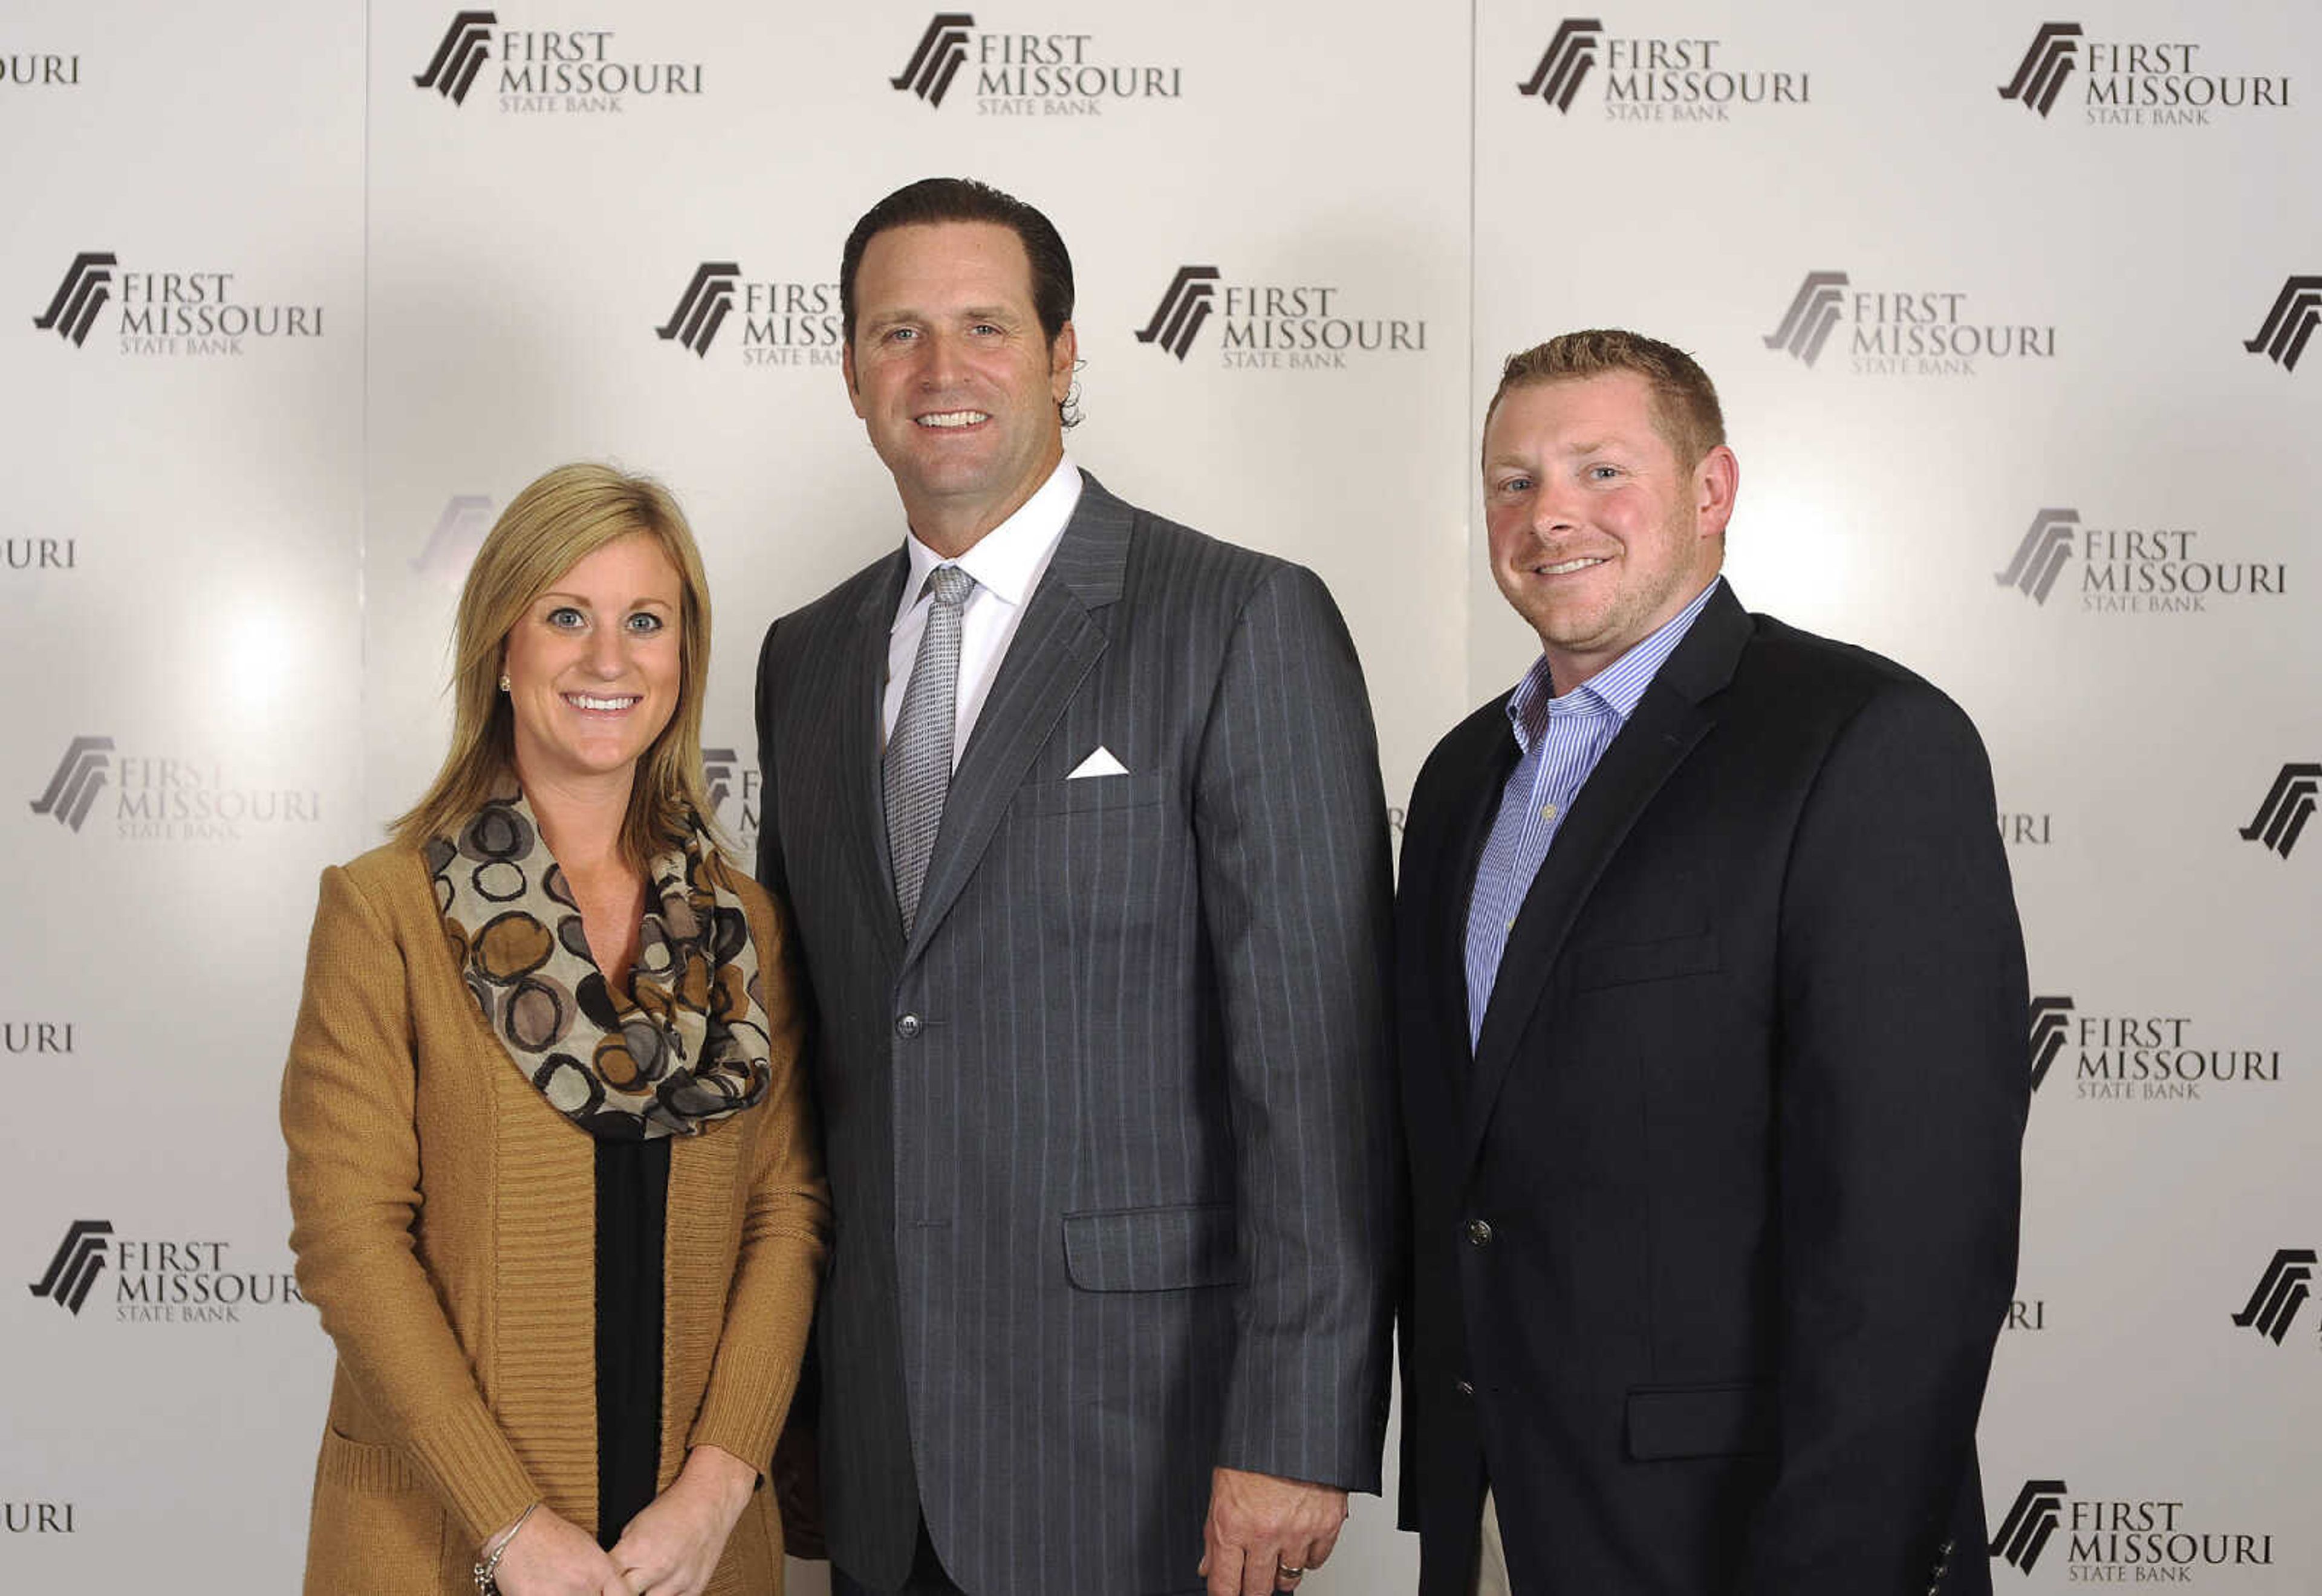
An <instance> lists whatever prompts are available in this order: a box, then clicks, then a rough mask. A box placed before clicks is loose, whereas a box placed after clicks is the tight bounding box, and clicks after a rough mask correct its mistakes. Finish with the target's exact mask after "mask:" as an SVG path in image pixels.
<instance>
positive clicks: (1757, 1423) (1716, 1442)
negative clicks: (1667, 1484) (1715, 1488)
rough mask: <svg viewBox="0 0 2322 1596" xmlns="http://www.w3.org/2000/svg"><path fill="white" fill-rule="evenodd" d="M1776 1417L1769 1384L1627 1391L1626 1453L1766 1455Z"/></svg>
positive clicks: (1645, 1456) (1638, 1456) (1640, 1458)
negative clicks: (1762, 1453) (1760, 1453)
mask: <svg viewBox="0 0 2322 1596" xmlns="http://www.w3.org/2000/svg"><path fill="white" fill-rule="evenodd" d="M1778 1430H1779V1419H1778V1417H1777V1415H1776V1412H1775V1407H1774V1388H1773V1387H1772V1386H1769V1385H1687V1386H1668V1387H1664V1388H1662V1389H1660V1390H1657V1391H1656V1390H1647V1391H1631V1392H1630V1393H1629V1455H1630V1456H1631V1457H1632V1458H1633V1459H1635V1460H1636V1461H1637V1462H1639V1463H1650V1462H1653V1461H1655V1460H1658V1459H1661V1458H1670V1457H1731V1456H1737V1455H1742V1454H1745V1453H1751V1452H1771V1451H1773V1450H1774V1446H1775V1444H1776V1441H1777V1440H1778Z"/></svg>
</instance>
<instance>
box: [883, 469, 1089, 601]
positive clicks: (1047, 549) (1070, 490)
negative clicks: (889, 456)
mask: <svg viewBox="0 0 2322 1596" xmlns="http://www.w3.org/2000/svg"><path fill="white" fill-rule="evenodd" d="M1080 502H1081V473H1080V468H1079V467H1077V466H1075V465H1074V464H1073V461H1072V457H1071V456H1070V455H1066V456H1065V458H1064V459H1062V460H1060V461H1057V462H1056V470H1053V471H1051V472H1049V473H1048V479H1047V481H1045V482H1043V483H1041V484H1040V486H1039V487H1038V488H1036V489H1034V490H1033V494H1032V497H1030V498H1028V499H1026V500H1025V501H1024V502H1023V503H1022V504H1020V505H1019V506H1016V513H1015V514H1014V515H1010V516H1009V517H1008V519H1007V520H1005V521H1002V522H1001V524H999V525H997V526H995V527H993V528H992V530H991V531H990V532H987V533H985V534H983V536H982V537H980V538H978V539H976V540H975V546H974V548H972V549H970V550H969V551H968V552H966V553H964V554H962V555H961V556H960V557H959V558H958V559H957V560H955V561H951V562H950V563H952V564H954V565H956V566H958V567H959V568H960V569H961V570H964V571H965V572H967V574H968V575H970V576H972V577H974V579H975V585H976V586H977V587H978V588H983V589H984V590H985V591H987V592H989V593H991V594H992V595H993V596H994V597H998V598H1001V599H1003V600H1005V601H1006V603H1007V604H1008V606H1010V608H1014V607H1016V606H1019V605H1021V604H1022V603H1023V602H1024V601H1025V600H1026V599H1027V598H1029V597H1031V596H1032V585H1033V584H1034V583H1035V582H1037V581H1038V579H1039V577H1040V573H1041V572H1042V571H1043V570H1047V565H1048V556H1049V555H1050V554H1051V553H1053V552H1055V550H1056V543H1057V542H1058V540H1060V539H1061V538H1063V536H1064V535H1065V524H1066V523H1067V522H1069V521H1071V520H1072V518H1073V511H1074V508H1075V507H1076V506H1078V505H1079V504H1080ZM903 548H904V550H905V552H908V553H909V554H910V560H911V569H910V574H909V575H908V576H907V577H906V578H905V579H904V581H903V606H902V609H901V610H900V612H899V613H898V614H897V616H896V617H895V618H896V619H897V620H898V621H900V620H901V619H902V617H903V616H907V615H909V614H910V613H911V609H912V606H915V605H917V604H918V603H919V601H920V599H921V598H922V597H924V596H925V594H926V591H927V586H928V572H929V571H931V570H934V569H935V568H936V567H937V566H938V565H941V564H944V563H945V561H944V558H943V556H942V555H940V554H938V553H937V552H935V551H934V550H933V549H930V548H928V546H927V544H925V543H921V542H920V541H919V534H917V533H915V532H912V531H910V530H909V529H908V528H907V529H906V530H905V531H904V533H903Z"/></svg>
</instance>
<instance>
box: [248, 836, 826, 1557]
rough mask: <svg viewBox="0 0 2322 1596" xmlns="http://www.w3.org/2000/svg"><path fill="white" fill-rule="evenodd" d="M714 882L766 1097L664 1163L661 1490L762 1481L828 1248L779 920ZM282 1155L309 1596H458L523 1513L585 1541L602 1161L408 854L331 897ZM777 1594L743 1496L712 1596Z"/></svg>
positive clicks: (593, 1507)
mask: <svg viewBox="0 0 2322 1596" xmlns="http://www.w3.org/2000/svg"><path fill="white" fill-rule="evenodd" d="M720 868H721V869H724V867H723V866H722V865H721V867H720ZM724 873H725V876H726V879H727V883H728V885H729V886H731V887H732V889H734V890H735V891H736V893H737V894H738V895H739V896H740V897H741V898H743V899H744V901H745V905H746V907H747V909H748V914H749V921H750V929H751V934H752V935H753V936H754V938H755V939H756V942H757V949H758V959H759V965H760V969H761V970H762V971H763V987H764V992H765V998H766V1006H767V1011H768V1018H769V1020H770V1022H771V1029H772V1037H773V1051H772V1066H773V1081H772V1086H771V1087H770V1088H769V1090H768V1091H767V1094H766V1097H765V1099H764V1100H763V1101H762V1102H761V1103H759V1104H758V1105H757V1106H756V1107H755V1108H751V1109H749V1110H747V1111H746V1112H744V1113H741V1114H737V1115H734V1116H732V1117H729V1118H727V1119H724V1120H720V1121H718V1122H716V1123H714V1124H712V1125H710V1126H708V1127H707V1129H706V1130H705V1131H704V1132H703V1133H702V1134H701V1135H695V1136H681V1137H677V1138H673V1145H672V1148H671V1156H670V1176H669V1224H668V1234H667V1240H666V1243H665V1246H664V1262H663V1269H664V1275H663V1278H664V1301H663V1341H662V1358H663V1373H662V1421H661V1458H660V1474H659V1482H660V1484H661V1486H662V1487H663V1488H666V1487H667V1486H668V1484H669V1482H671V1480H672V1479H673V1478H675V1476H676V1473H677V1471H678V1469H679V1467H680V1465H681V1464H682V1463H683V1462H684V1456H685V1452H686V1449H687V1448H688V1447H690V1446H698V1445H702V1444H708V1445H713V1446H719V1447H722V1448H724V1449H725V1450H726V1451H727V1452H730V1453H732V1454H733V1455H735V1456H736V1457H739V1458H742V1459H744V1460H745V1461H746V1462H749V1463H752V1464H757V1465H759V1466H760V1468H761V1469H762V1470H763V1467H764V1464H765V1461H766V1460H767V1459H768V1458H769V1457H770V1456H771V1455H772V1451H773V1446H774V1438H775V1436H776V1435H777V1434H778V1433H779V1432H780V1430H781V1427H782V1418H783V1416H784V1414H785V1412H786V1411H787V1410H788V1409H789V1406H790V1400H791V1391H792V1388H793V1386H794V1384H795V1382H796V1381H797V1377H798V1366H799V1358H800V1353H801V1351H802V1349H803V1347H804V1345H805V1343H806V1334H807V1326H808V1321H809V1318H810V1317H811V1314H812V1309H813V1303H814V1294H815V1286H816V1281H817V1277H818V1270H819V1268H820V1263H821V1259H822V1254H823V1246H824V1243H825V1238H826V1236H827V1229H828V1201H827V1191H826V1189H825V1187H824V1185H823V1181H822V1174H821V1166H820V1162H819V1158H818V1154H817V1150H816V1141H815V1135H814V1128H813V1125H812V1122H811V1117H810V1112H809V1107H808V1098H807V1088H806V1085H805V1081H804V1075H803V1072H802V1069H801V1067H800V1062H799V1058H798V1045H799V1020H798V1010H797V1005H796V1002H795V1000H794V999H793V996H792V994H793V991H794V990H795V983H796V979H797V978H796V971H795V966H794V964H793V962H792V961H791V956H790V953H789V949H788V947H787V944H786V943H785V941H784V938H783V935H782V930H783V928H782V923H781V920H780V917H779V914H778V912H777V911H776V909H775V907H774V906H773V905H772V902H771V901H770V900H769V899H768V898H767V897H766V895H765V894H764V893H763V891H762V890H760V889H759V888H758V887H757V886H756V884H755V883H754V882H752V881H750V880H747V879H746V878H745V877H743V876H741V875H740V873H739V872H738V871H732V870H730V869H725V871H724ZM282 1129H283V1135H284V1138H285V1140H286V1141H287V1142H288V1145H289V1179H290V1208H291V1215H292V1219H293V1227H292V1230H291V1236H290V1245H291V1247H292V1250H293V1251H294V1252H295V1253H296V1254H297V1270H298V1284H299V1289H300V1290H302V1291H303V1292H304V1293H305V1294H306V1298H307V1300H309V1301H311V1302H313V1303H314V1304H315V1306H316V1308H318V1309H320V1310H321V1313H322V1318H323V1327H324V1328H325V1330H327V1331H328V1332H329V1333H330V1335H331V1337H332V1339H333V1340H334V1341H335V1342H336V1343H337V1344H338V1353H339V1361H338V1369H337V1373H336V1374H335V1376H334V1380H333V1382H332V1390H331V1406H330V1418H329V1425H328V1428H327V1429H326V1431H325V1435H324V1437H323V1446H322V1455H321V1457H320V1459H319V1460H318V1463H317V1465H316V1469H315V1495H314V1509H313V1520H312V1524H311V1527H310V1532H309V1537H308V1543H307V1552H306V1591H308V1593H309V1596H364V1593H367V1592H377V1593H378V1596H413V1593H415V1592H428V1591H434V1592H439V1593H440V1596H460V1593H461V1592H464V1591H472V1590H473V1585H472V1582H471V1580H470V1578H469V1567H470V1564H471V1563H472V1562H473V1561H474V1558H475V1553H476V1549H477V1547H478V1546H479V1545H480V1543H481V1542H482V1541H483V1540H484V1539H485V1538H486V1537H489V1535H490V1534H492V1532H493V1531H495V1530H497V1529H498V1528H500V1527H501V1526H503V1525H505V1524H507V1522H509V1520H511V1519H513V1518H515V1517H516V1516H517V1514H518V1513H519V1512H521V1511H523V1509H524V1508H525V1506H526V1504H527V1503H529V1502H532V1501H534V1500H541V1501H544V1502H545V1503H546V1504H547V1505H548V1506H549V1507H550V1508H552V1509H554V1510H555V1511H556V1512H558V1513H560V1514H562V1516H563V1517H564V1518H568V1519H570V1520H571V1521H572V1522H573V1523H574V1524H576V1525H579V1526H580V1528H583V1529H587V1530H590V1531H592V1532H593V1531H594V1530H595V1528H596V1520H597V1382H596V1350H595V1348H596V1154H595V1144H594V1143H593V1141H592V1140H591V1139H590V1136H589V1135H587V1133H585V1132H583V1131H582V1130H580V1128H579V1127H578V1126H574V1125H573V1124H572V1123H571V1121H570V1120H568V1119H566V1118H565V1117H563V1116H562V1114H560V1113H558V1112H557V1111H556V1110H555V1109H554V1108H552V1107H551V1106H550V1105H549V1104H548V1102H547V1101H546V1099H544V1098H543V1097H542V1096H541V1094H540V1093H539V1091H537V1090H535V1088H534V1087H533V1085H532V1084H531V1082H530V1081H527V1080H526V1078H525V1076H524V1075H523V1074H521V1073H520V1072H518V1071H517V1066H516V1065H515V1064H514V1063H513V1062H511V1061H510V1059H509V1057H508V1054H507V1052H506V1050H505V1049H504V1048H503V1047H502V1046H501V1045H500V1044H499V1042H498V1039H497V1038H496V1037H495V1036H494V1035H492V1033H491V1031H490V1030H489V1028H488V1027H487V1026H486V1025H485V1023H484V1020H483V1018H482V1017H481V1015H480V1013H479V1012H478V1011H477V1008H476V1005H475V1002H474V1000H473V999H471V998H470V997H469V995H468V992H467V990H466V988H465V986H464V985H463V984H462V979H461V975H460V972H459V971H458V970H457V969H456V968H455V967H454V965H453V959H452V954H451V952H450V949H449V947H448V945H447V944H446V942H445V938H444V934H443V919H442V916H441V914H440V913H439V912H438V910H437V908H436V904H435V898H434V888H433V886H432V884H431V883H430V881H429V880H428V877H427V871H426V867H425V863H424V862H423V861H422V859H421V857H420V855H419V853H418V852H417V851H416V849H412V848H407V847H402V846H396V845H390V846H388V847H384V848H380V849H377V850H375V851H373V852H371V853H366V854H364V855H363V856H362V857H361V858H360V859H357V860H355V861H354V862H352V863H351V864H349V865H347V866H345V867H344V868H343V869H342V868H334V869H331V870H327V871H325V872H324V874H323V883H322V898H321V903H320V906H319V907H317V909H316V911H315V929H314V935H313V939H312V941H311V943H310V944H309V945H308V949H307V955H306V994H305V997H304V999H302V1001H301V1002H300V1005H299V1009H298V1023H297V1031H296V1033H295V1034H294V1035H293V1036H292V1039H291V1044H290V1059H289V1063H288V1068H287V1069H286V1071H285V1072H284V1075H283V1081H282ZM781 1589H782V1530H781V1526H780V1523H779V1519H778V1517H777V1515H776V1512H775V1509H774V1505H773V1491H772V1489H771V1488H768V1487H765V1486H763V1485H762V1487H761V1489H760V1490H759V1491H757V1493H756V1494H755V1496H754V1498H753V1499H752V1501H751V1504H750V1506H749V1508H748V1509H746V1510H745V1512H744V1514H743V1517H742V1519H741V1521H740V1522H739V1523H738V1524H737V1525H736V1528H735V1530H734V1534H733V1536H732V1537H731V1538H730V1539H729V1540H728V1542H727V1548H726V1555H725V1558H724V1560H723V1561H722V1562H721V1563H720V1564H719V1565H718V1573H717V1576H716V1577H715V1579H714V1580H713V1581H712V1582H711V1583H710V1585H709V1591H710V1593H711V1596H726V1593H727V1592H736V1593H738V1592H744V1591H747V1592H749V1593H750V1596H763V1593H765V1592H772V1591H780V1590H781Z"/></svg>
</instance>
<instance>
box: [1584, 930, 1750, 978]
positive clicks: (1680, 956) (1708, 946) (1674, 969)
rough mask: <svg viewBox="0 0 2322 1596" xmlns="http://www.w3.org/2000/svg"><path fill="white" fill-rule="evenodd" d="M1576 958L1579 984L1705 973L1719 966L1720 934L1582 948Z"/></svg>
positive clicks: (1710, 933) (1712, 932) (1671, 937)
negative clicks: (1718, 941)
mask: <svg viewBox="0 0 2322 1596" xmlns="http://www.w3.org/2000/svg"><path fill="white" fill-rule="evenodd" d="M1716 968H1717V934H1716V933H1715V932H1714V931H1702V932H1697V933H1696V934H1695V935H1691V936H1668V937H1663V938H1662V939H1660V940H1659V941H1658V942H1623V943H1614V944H1608V945H1604V946H1599V947H1588V948H1581V949H1579V950H1578V951H1577V964H1576V967H1575V970H1574V972H1573V984H1574V985H1576V986H1579V987H1617V986H1626V985H1629V984H1630V983H1632V982H1634V981H1641V980H1668V979H1669V978H1670V977H1671V976H1677V975H1703V974H1706V973H1708V972H1710V971H1714V970H1715V969H1716Z"/></svg>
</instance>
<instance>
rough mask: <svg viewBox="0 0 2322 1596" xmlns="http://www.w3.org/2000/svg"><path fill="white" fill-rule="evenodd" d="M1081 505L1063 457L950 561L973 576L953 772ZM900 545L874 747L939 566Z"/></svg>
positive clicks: (925, 551)
mask: <svg viewBox="0 0 2322 1596" xmlns="http://www.w3.org/2000/svg"><path fill="white" fill-rule="evenodd" d="M1080 502H1081V473H1080V470H1079V468H1078V467H1076V466H1074V464H1073V462H1072V457H1071V456H1069V455H1067V456H1066V457H1065V459H1064V460H1062V461H1058V462H1057V465H1056V470H1055V471H1053V472H1051V473H1050V474H1049V477H1048V479H1047V481H1046V482H1043V483H1041V484H1040V486H1039V488H1038V489H1037V490H1036V491H1035V492H1034V493H1033V495H1032V497H1030V498H1028V499H1026V500H1025V501H1024V502H1023V503H1022V504H1021V505H1019V506H1017V510H1016V513H1015V514H1014V515H1010V516H1009V517H1008V519H1007V520H1005V521H1002V522H1001V524H999V525H997V526H995V527H993V528H992V530H991V531H990V532H987V533H985V534H983V536H982V537H980V538H978V539H977V540H976V543H975V547H974V548H972V549H970V550H969V551H968V552H966V553H964V554H963V555H961V556H960V557H959V558H958V559H957V560H955V561H950V563H952V564H954V565H956V566H958V567H959V568H960V569H961V570H964V571H965V572H967V574H968V575H969V576H972V577H974V579H975V590H974V592H972V593H970V594H969V595H968V597H967V606H966V607H965V608H964V609H963V610H962V611H961V612H960V617H959V689H958V692H957V695H956V697H955V699H954V703H955V707H956V709H957V713H958V719H957V720H956V721H955V723H954V725H953V728H952V739H951V765H952V769H953V770H955V771H956V770H957V769H959V755H960V750H962V749H964V748H965V747H966V746H967V734H968V733H970V732H971V731H973V730H974V729H975V717H976V716H977V715H979V714H980V713H982V711H983V700H984V699H985V698H987V697H988V696H990V694H991V692H992V678H994V677H995V676H998V675H999V674H1000V661H1001V660H1003V659H1005V658H1007V655H1008V644H1009V643H1010V642H1011V641H1013V639H1014V638H1015V636H1016V628H1017V626H1018V625H1019V624H1020V623H1021V622H1022V621H1023V619H1024V606H1025V604H1026V603H1027V601H1028V600H1029V599H1030V598H1031V597H1032V589H1033V588H1037V587H1038V586H1039V585H1040V579H1041V578H1042V577H1043V576H1045V575H1047V570H1048V561H1050V560H1052V559H1054V558H1055V557H1056V544H1057V543H1060V542H1061V541H1063V538H1064V535H1065V523H1066V522H1068V521H1070V520H1071V519H1072V518H1073V510H1074V507H1075V506H1078V505H1079V503H1080ZM903 548H904V550H905V552H908V553H909V554H910V558H911V569H910V574H909V575H907V576H906V577H905V578H904V579H903V599H902V604H901V606H900V608H898V609H897V610H896V612H895V628H894V630H893V631H892V632H891V633H889V634H888V635H887V691H886V696H885V697H884V698H882V700H881V702H880V728H881V729H880V735H879V746H880V748H881V749H882V750H883V749H885V747H886V745H887V739H888V738H890V737H891V736H893V735H894V734H895V717H896V716H898V715H900V714H901V713H902V710H903V689H905V688H907V687H909V686H910V681H911V665H912V663H913V661H916V660H917V659H918V658H919V636H920V634H922V633H924V632H926V631H927V629H928V608H929V606H932V605H933V604H934V603H935V595H934V594H933V593H931V592H928V591H927V586H928V572H929V571H931V570H934V569H935V568H936V567H937V566H938V565H941V564H944V563H945V561H944V558H943V556H941V555H940V554H937V552H935V551H934V550H933V549H930V548H928V546H927V544H925V543H921V542H920V541H919V537H918V536H917V534H913V533H910V532H908V531H907V532H905V533H904V534H903Z"/></svg>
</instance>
